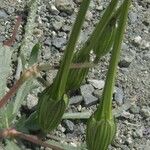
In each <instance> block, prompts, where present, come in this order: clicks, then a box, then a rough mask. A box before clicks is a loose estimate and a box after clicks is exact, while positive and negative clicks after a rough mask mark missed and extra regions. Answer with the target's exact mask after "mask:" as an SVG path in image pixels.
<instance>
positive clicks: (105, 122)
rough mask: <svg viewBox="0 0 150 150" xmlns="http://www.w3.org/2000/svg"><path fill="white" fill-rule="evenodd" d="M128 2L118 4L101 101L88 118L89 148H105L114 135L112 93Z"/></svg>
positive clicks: (129, 0)
mask: <svg viewBox="0 0 150 150" xmlns="http://www.w3.org/2000/svg"><path fill="white" fill-rule="evenodd" d="M130 3H131V0H124V2H123V4H122V5H121V6H120V7H121V12H120V14H118V27H117V31H116V35H115V40H114V45H113V50H112V55H111V59H110V65H109V68H108V73H107V77H106V82H105V86H104V91H103V95H102V99H101V103H100V105H99V106H98V108H97V110H96V111H95V113H94V114H93V115H92V116H91V117H90V119H89V120H88V124H87V135H86V140H87V147H88V149H89V150H107V149H108V146H109V144H110V143H111V142H112V140H113V137H114V135H115V130H116V125H115V122H114V119H113V115H112V94H113V87H114V84H115V76H116V70H117V65H118V59H119V56H120V49H121V42H122V39H123V33H124V30H125V25H126V22H127V14H128V9H129V6H130Z"/></svg>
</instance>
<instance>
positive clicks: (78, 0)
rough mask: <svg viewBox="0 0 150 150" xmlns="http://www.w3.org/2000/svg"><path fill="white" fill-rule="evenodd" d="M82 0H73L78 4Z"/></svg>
mask: <svg viewBox="0 0 150 150" xmlns="http://www.w3.org/2000/svg"><path fill="white" fill-rule="evenodd" d="M82 1H83V0H75V3H77V4H80V3H81V2H82Z"/></svg>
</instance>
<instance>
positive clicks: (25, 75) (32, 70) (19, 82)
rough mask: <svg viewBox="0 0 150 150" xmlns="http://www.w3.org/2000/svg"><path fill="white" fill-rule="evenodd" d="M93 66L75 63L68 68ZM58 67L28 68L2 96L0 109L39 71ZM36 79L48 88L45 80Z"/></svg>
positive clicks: (92, 65) (41, 66)
mask: <svg viewBox="0 0 150 150" xmlns="http://www.w3.org/2000/svg"><path fill="white" fill-rule="evenodd" d="M94 66H95V64H93V63H83V64H82V63H76V64H71V66H70V68H73V69H74V68H77V69H78V68H90V67H94ZM59 68H60V66H59V65H54V66H52V65H50V64H40V65H33V66H31V67H30V68H28V69H27V70H26V71H25V72H24V73H23V74H22V75H21V77H20V79H19V80H17V81H16V83H15V84H14V85H13V86H12V87H11V88H10V89H9V91H8V92H7V93H6V94H5V95H4V97H3V98H2V99H0V108H2V107H3V106H4V105H5V104H6V103H7V102H8V100H9V99H10V98H11V97H12V96H14V94H15V93H16V92H17V91H18V89H19V88H20V87H21V85H22V84H23V83H24V82H25V81H27V80H28V79H30V78H31V77H37V74H38V73H39V72H40V71H47V70H52V69H59ZM37 79H38V80H39V81H40V82H41V83H42V84H44V86H48V85H49V84H48V83H47V82H45V80H42V78H39V77H37Z"/></svg>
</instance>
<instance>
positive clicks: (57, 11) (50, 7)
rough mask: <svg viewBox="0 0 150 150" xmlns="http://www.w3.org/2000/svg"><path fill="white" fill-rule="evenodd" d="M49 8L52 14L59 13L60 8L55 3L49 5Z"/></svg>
mask: <svg viewBox="0 0 150 150" xmlns="http://www.w3.org/2000/svg"><path fill="white" fill-rule="evenodd" d="M48 9H49V11H50V12H51V13H52V14H55V15H58V14H59V10H58V9H57V8H56V7H55V5H53V4H50V5H48Z"/></svg>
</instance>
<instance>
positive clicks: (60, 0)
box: [55, 0, 74, 14]
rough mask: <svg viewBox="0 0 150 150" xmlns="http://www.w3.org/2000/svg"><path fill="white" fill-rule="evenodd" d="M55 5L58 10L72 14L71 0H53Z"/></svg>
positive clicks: (72, 5)
mask: <svg viewBox="0 0 150 150" xmlns="http://www.w3.org/2000/svg"><path fill="white" fill-rule="evenodd" d="M55 5H56V7H57V9H58V10H60V11H63V12H65V13H67V14H72V13H73V10H74V4H73V1H72V0H55Z"/></svg>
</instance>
